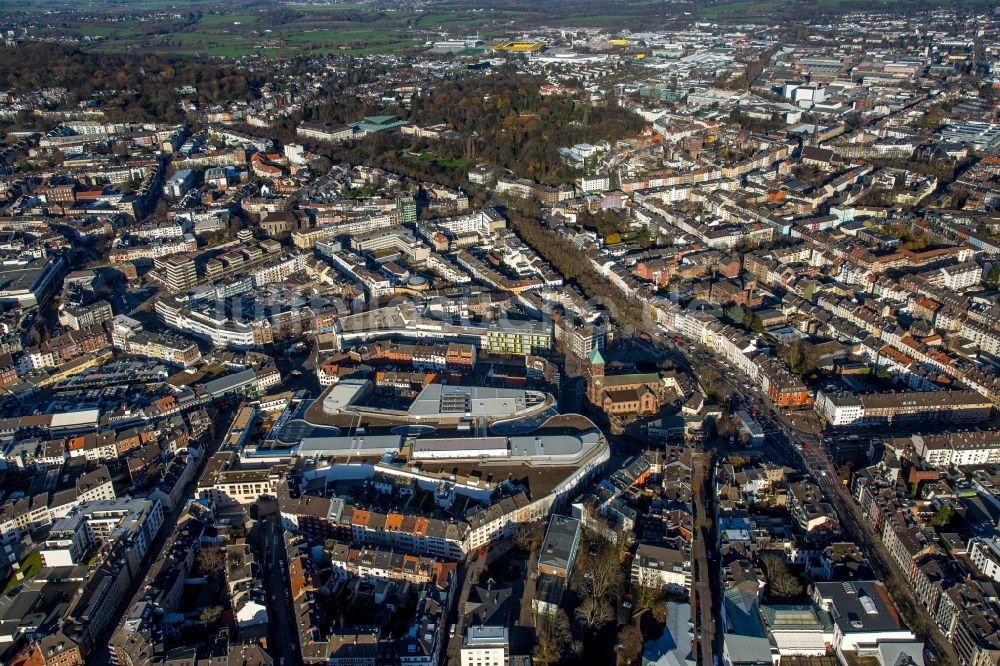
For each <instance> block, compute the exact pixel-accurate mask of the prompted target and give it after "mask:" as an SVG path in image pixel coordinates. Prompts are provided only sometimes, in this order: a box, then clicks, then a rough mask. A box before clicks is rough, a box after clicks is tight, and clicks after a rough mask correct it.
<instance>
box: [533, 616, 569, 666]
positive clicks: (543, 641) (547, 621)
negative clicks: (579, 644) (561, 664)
mask: <svg viewBox="0 0 1000 666" xmlns="http://www.w3.org/2000/svg"><path fill="white" fill-rule="evenodd" d="M536 635H537V640H536V641H535V651H534V653H533V655H532V657H533V661H534V662H535V663H536V664H541V665H542V666H550V665H551V664H554V663H556V662H558V661H559V660H560V659H561V658H562V657H563V655H564V654H566V652H567V651H569V649H570V647H571V646H572V644H573V634H572V632H570V628H569V617H568V616H567V615H566V611H564V610H562V609H559V610H557V611H556V612H555V613H542V614H541V615H539V616H538V626H537V627H536Z"/></svg>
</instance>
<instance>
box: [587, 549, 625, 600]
mask: <svg viewBox="0 0 1000 666" xmlns="http://www.w3.org/2000/svg"><path fill="white" fill-rule="evenodd" d="M584 570H585V571H586V572H587V573H589V574H590V578H589V580H590V584H591V587H592V588H593V593H592V595H591V596H594V597H603V596H605V595H607V594H608V593H609V592H611V590H612V589H613V588H615V587H616V586H617V585H618V580H619V578H620V576H621V573H622V566H621V560H619V559H618V550H617V549H616V548H615V547H614V545H612V544H611V542H609V541H604V540H602V542H601V545H600V548H599V550H598V552H597V556H596V557H593V558H590V559H589V560H588V561H587V564H586V566H585V568H584Z"/></svg>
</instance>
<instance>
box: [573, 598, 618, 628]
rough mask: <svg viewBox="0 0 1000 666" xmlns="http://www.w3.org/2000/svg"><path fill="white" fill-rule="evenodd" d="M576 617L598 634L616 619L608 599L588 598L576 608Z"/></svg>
mask: <svg viewBox="0 0 1000 666" xmlns="http://www.w3.org/2000/svg"><path fill="white" fill-rule="evenodd" d="M576 617H577V618H578V619H579V620H580V621H581V622H583V624H584V625H585V626H586V627H587V628H588V629H590V630H591V631H594V632H597V631H599V630H600V629H601V627H603V626H604V625H606V624H607V623H608V622H610V621H611V620H612V619H613V618H614V617H615V611H614V608H612V607H611V604H610V603H609V602H608V600H607V598H606V597H596V596H588V597H586V598H585V599H584V600H583V603H581V604H580V605H579V606H577V607H576Z"/></svg>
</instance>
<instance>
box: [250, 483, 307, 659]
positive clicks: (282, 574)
mask: <svg viewBox="0 0 1000 666" xmlns="http://www.w3.org/2000/svg"><path fill="white" fill-rule="evenodd" d="M258 507H259V511H260V523H259V524H258V527H259V528H260V540H259V543H260V545H261V549H260V551H259V556H260V558H261V559H260V570H261V574H262V576H263V582H264V591H265V593H266V594H267V612H268V646H270V648H271V649H270V652H271V654H272V655H273V656H275V657H277V658H278V659H279V663H287V664H295V663H299V659H298V653H299V641H298V632H297V631H296V629H295V627H294V626H293V622H294V613H293V612H292V608H291V598H290V596H289V595H290V594H291V591H290V589H289V585H288V561H287V557H286V554H285V542H284V537H283V535H284V530H283V529H282V527H281V514H280V513H279V510H278V502H277V500H274V499H262V500H260V502H259V503H258Z"/></svg>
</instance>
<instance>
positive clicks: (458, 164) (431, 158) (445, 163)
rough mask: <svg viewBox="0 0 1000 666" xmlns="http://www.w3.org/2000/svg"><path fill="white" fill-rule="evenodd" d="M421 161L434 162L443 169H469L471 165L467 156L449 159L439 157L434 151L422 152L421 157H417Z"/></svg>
mask: <svg viewBox="0 0 1000 666" xmlns="http://www.w3.org/2000/svg"><path fill="white" fill-rule="evenodd" d="M417 159H418V160H420V161H421V162H432V163H433V164H434V166H436V167H439V168H441V169H452V170H454V169H467V168H468V167H469V160H467V159H465V158H452V159H447V158H444V157H438V156H437V155H435V154H434V153H430V152H427V153H420V157H418V158H417Z"/></svg>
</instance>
